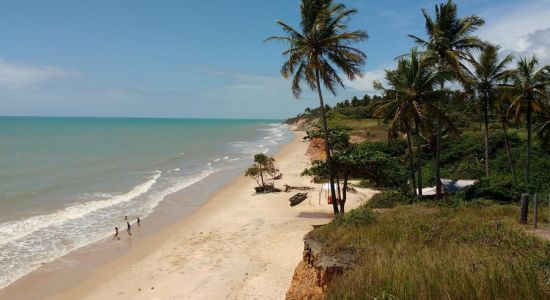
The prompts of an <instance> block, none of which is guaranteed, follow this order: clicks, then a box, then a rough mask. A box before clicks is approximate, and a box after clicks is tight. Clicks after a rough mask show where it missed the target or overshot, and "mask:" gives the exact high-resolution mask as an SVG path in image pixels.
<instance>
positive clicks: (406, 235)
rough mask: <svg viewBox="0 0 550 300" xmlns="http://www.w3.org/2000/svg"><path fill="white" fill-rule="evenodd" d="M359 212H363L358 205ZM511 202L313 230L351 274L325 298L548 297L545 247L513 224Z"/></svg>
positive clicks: (424, 209) (378, 216)
mask: <svg viewBox="0 0 550 300" xmlns="http://www.w3.org/2000/svg"><path fill="white" fill-rule="evenodd" d="M361 209H363V210H364V209H366V208H360V210H361ZM517 214H518V209H517V207H515V206H512V205H490V206H486V207H459V208H450V207H428V206H426V205H425V204H414V205H407V206H398V207H396V208H394V209H390V210H387V211H384V212H378V213H375V214H374V215H375V220H372V219H368V220H369V221H368V222H365V223H362V224H358V223H357V222H350V223H346V222H342V221H339V222H333V223H331V224H329V225H327V226H324V227H321V228H319V229H317V230H315V231H314V232H313V233H312V236H313V237H314V238H315V239H316V240H319V241H321V242H323V243H324V244H325V245H326V251H327V252H329V253H338V252H342V251H345V252H347V253H352V254H353V255H354V256H355V259H356V261H357V266H356V268H355V269H354V270H351V271H349V272H346V273H344V275H343V276H341V277H340V278H338V279H337V280H336V281H335V282H333V283H332V284H331V285H330V287H329V288H328V290H327V292H326V295H325V296H326V298H327V299H395V298H397V299H550V285H549V284H550V244H549V243H546V242H542V241H540V240H538V239H536V238H534V237H532V236H530V235H528V234H526V233H525V232H524V230H523V229H522V228H520V227H519V226H518V225H516V223H517V221H516V217H517Z"/></svg>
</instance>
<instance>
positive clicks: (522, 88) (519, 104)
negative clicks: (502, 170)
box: [506, 56, 550, 193]
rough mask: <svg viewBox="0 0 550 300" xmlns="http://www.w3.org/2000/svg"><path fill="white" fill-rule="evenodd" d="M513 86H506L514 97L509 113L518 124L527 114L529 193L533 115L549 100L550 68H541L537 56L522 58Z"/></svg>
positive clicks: (527, 177) (526, 172) (527, 188)
mask: <svg viewBox="0 0 550 300" xmlns="http://www.w3.org/2000/svg"><path fill="white" fill-rule="evenodd" d="M510 79H511V84H509V85H506V87H507V89H508V92H509V93H510V94H511V95H513V97H514V98H513V102H512V104H511V105H510V108H509V109H508V113H509V114H511V113H513V114H514V117H515V120H516V124H517V123H518V122H519V120H520V117H521V114H522V113H525V121H526V126H527V147H526V155H525V174H524V176H525V191H526V192H527V193H529V172H530V165H531V134H532V119H533V117H532V114H533V112H537V111H539V110H540V108H541V104H542V103H541V102H542V100H543V99H545V98H547V96H548V95H547V93H546V89H547V88H548V86H549V85H550V66H544V67H540V66H539V62H538V60H537V58H536V57H535V56H532V57H530V58H527V57H522V58H521V59H520V60H519V61H518V64H517V67H516V69H515V70H514V72H513V73H512V74H511V77H510Z"/></svg>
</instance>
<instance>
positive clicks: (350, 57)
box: [267, 0, 368, 214]
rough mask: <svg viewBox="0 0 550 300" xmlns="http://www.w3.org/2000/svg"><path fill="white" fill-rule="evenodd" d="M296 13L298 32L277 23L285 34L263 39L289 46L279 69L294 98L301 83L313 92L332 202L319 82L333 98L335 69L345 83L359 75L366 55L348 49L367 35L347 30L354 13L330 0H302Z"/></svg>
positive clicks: (337, 82)
mask: <svg viewBox="0 0 550 300" xmlns="http://www.w3.org/2000/svg"><path fill="white" fill-rule="evenodd" d="M300 12H301V22H300V29H301V30H300V31H299V30H296V29H294V28H293V27H291V26H289V25H287V24H286V23H284V22H283V21H277V23H278V24H279V25H280V26H281V27H282V29H283V31H284V32H285V34H286V35H285V36H273V37H270V38H268V39H267V40H279V41H283V42H284V43H286V44H287V45H288V46H289V48H288V49H287V50H286V51H284V52H283V55H285V56H286V57H287V61H286V62H285V63H284V64H283V66H282V67H281V74H282V75H283V77H284V78H286V79H289V78H290V77H293V79H292V92H293V94H294V96H295V97H299V96H300V94H301V93H302V87H301V84H302V82H305V83H306V84H307V85H308V86H309V87H310V88H311V89H317V93H318V95H319V109H320V111H321V122H322V127H323V133H324V139H325V150H326V153H327V162H328V167H329V181H330V191H331V196H332V199H336V192H335V189H334V170H333V168H332V159H331V152H330V149H331V148H330V144H329V140H328V127H327V121H326V117H325V104H324V102H323V94H322V91H321V82H322V83H323V85H324V87H325V88H326V89H328V90H329V91H330V92H331V93H332V94H334V95H335V94H336V90H335V88H336V86H337V85H340V86H341V87H343V86H344V84H343V82H342V79H341V78H340V75H339V73H338V69H339V70H340V71H342V72H343V73H344V74H345V75H346V76H347V78H348V79H349V80H354V79H355V78H356V77H358V76H361V70H360V67H361V66H362V65H363V64H364V62H365V59H366V55H365V54H364V53H363V52H362V51H360V50H359V49H356V48H354V47H352V46H353V44H355V43H357V42H360V41H364V40H366V39H367V38H368V35H367V33H366V32H365V31H363V30H355V31H347V29H348V26H347V24H348V21H349V19H350V17H351V16H352V15H353V14H355V13H356V12H357V11H356V10H355V9H349V8H347V7H346V6H345V5H344V4H341V3H333V1H332V0H302V2H301V5H300ZM336 202H337V201H333V209H334V213H335V214H337V213H338V204H337V203H336Z"/></svg>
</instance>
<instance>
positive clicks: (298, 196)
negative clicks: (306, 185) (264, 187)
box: [288, 193, 307, 206]
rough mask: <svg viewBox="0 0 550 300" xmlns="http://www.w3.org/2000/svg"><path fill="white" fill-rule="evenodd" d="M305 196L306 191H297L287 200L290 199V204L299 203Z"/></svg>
mask: <svg viewBox="0 0 550 300" xmlns="http://www.w3.org/2000/svg"><path fill="white" fill-rule="evenodd" d="M306 198H307V193H298V194H296V195H294V196H292V197H290V199H288V201H290V206H296V205H298V204H300V203H302V201H304V200H306Z"/></svg>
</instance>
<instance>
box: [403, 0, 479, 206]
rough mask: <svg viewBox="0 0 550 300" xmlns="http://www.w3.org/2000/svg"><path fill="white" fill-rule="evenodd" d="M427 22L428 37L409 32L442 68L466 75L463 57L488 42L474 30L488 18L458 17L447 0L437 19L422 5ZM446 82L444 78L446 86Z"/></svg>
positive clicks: (437, 152)
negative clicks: (478, 36) (435, 57)
mask: <svg viewBox="0 0 550 300" xmlns="http://www.w3.org/2000/svg"><path fill="white" fill-rule="evenodd" d="M422 14H423V15H424V19H425V23H426V33H427V35H428V39H422V38H419V37H417V36H414V35H410V34H409V37H411V38H412V39H413V40H414V41H415V42H416V43H417V44H419V45H421V46H423V47H425V48H426V49H429V50H431V51H432V52H433V53H435V55H437V57H438V59H439V65H440V68H443V69H452V70H454V71H455V72H456V75H457V77H458V78H459V79H460V78H463V74H464V70H465V66H464V64H463V61H464V60H468V58H469V56H470V53H471V52H472V51H473V50H481V49H482V48H483V47H484V45H485V43H484V42H482V41H481V40H480V39H479V38H477V37H475V36H472V33H473V32H474V31H476V30H477V29H478V28H479V27H481V26H482V25H483V24H484V23H485V21H483V19H481V18H479V17H477V16H468V17H463V18H459V17H458V15H457V6H456V4H455V3H453V1H451V0H448V1H447V2H446V3H441V4H439V5H436V6H435V20H434V19H433V18H432V17H431V16H430V15H429V14H428V12H427V11H426V10H425V9H422ZM444 84H445V82H444V81H443V82H441V87H442V88H443V86H444ZM441 127H442V120H441V119H440V118H438V119H437V133H436V149H435V180H436V187H437V188H436V191H437V197H440V196H441V178H440V177H441V176H440V163H439V161H440V159H439V158H440V152H441Z"/></svg>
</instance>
